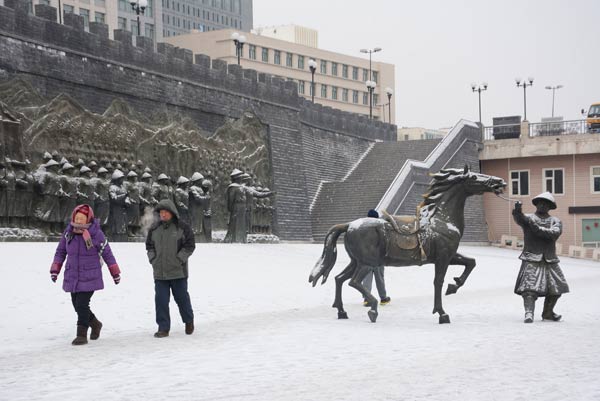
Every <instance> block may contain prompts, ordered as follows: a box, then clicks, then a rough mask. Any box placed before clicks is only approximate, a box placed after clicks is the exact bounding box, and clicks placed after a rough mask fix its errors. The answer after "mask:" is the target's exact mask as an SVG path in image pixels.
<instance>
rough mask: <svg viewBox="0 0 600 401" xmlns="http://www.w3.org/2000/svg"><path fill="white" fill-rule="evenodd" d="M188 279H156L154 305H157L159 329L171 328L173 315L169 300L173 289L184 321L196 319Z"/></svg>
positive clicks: (167, 329) (166, 329)
mask: <svg viewBox="0 0 600 401" xmlns="http://www.w3.org/2000/svg"><path fill="white" fill-rule="evenodd" d="M187 288H188V279H187V278H180V279H176V280H154V305H155V307H156V323H157V324H158V330H159V331H169V330H170V329H171V316H170V314H169V300H170V298H171V291H173V298H175V302H176V303H177V306H178V307H179V314H180V315H181V319H182V320H183V322H184V323H191V322H193V321H194V311H193V310H192V303H191V301H190V294H189V293H188V290H187Z"/></svg>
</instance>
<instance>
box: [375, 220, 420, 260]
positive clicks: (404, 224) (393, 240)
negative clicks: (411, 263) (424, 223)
mask: <svg viewBox="0 0 600 401" xmlns="http://www.w3.org/2000/svg"><path fill="white" fill-rule="evenodd" d="M382 219H383V220H385V221H386V222H387V223H389V224H387V225H388V226H389V228H388V229H387V230H386V234H387V237H388V238H387V256H389V257H401V256H403V255H402V254H403V253H404V251H406V250H414V251H415V253H416V255H418V256H419V258H420V259H423V260H424V258H425V253H424V252H423V249H421V246H420V245H421V244H420V243H419V237H418V233H419V229H420V224H419V220H418V219H417V217H416V216H392V215H390V214H389V213H388V212H386V211H385V210H384V211H383V217H382Z"/></svg>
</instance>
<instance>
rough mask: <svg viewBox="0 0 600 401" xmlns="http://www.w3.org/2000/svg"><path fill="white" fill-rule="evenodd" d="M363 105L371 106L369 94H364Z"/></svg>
mask: <svg viewBox="0 0 600 401" xmlns="http://www.w3.org/2000/svg"><path fill="white" fill-rule="evenodd" d="M363 104H369V92H363Z"/></svg>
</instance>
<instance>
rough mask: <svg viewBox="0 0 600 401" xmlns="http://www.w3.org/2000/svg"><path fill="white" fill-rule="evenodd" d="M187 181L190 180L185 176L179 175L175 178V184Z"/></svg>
mask: <svg viewBox="0 0 600 401" xmlns="http://www.w3.org/2000/svg"><path fill="white" fill-rule="evenodd" d="M188 182H190V180H188V179H187V178H185V177H184V176H180V177H179V178H178V179H177V184H187V183H188Z"/></svg>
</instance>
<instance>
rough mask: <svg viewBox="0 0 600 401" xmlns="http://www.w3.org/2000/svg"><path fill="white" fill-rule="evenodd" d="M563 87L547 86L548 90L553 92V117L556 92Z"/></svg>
mask: <svg viewBox="0 0 600 401" xmlns="http://www.w3.org/2000/svg"><path fill="white" fill-rule="evenodd" d="M562 87H563V86H562V85H555V86H546V89H548V90H552V117H554V92H556V90H557V89H560V88H562Z"/></svg>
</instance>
